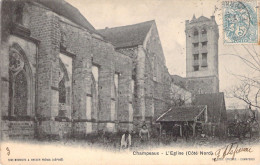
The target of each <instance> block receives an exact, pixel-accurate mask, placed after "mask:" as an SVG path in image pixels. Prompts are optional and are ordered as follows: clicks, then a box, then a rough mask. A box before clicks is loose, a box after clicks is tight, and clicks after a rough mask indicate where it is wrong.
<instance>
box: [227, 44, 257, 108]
mask: <svg viewBox="0 0 260 165" xmlns="http://www.w3.org/2000/svg"><path fill="white" fill-rule="evenodd" d="M233 48H234V47H233ZM242 49H243V50H244V52H246V53H245V55H242V54H241V53H240V52H238V51H237V49H234V50H235V52H236V54H225V55H229V56H234V57H237V58H239V59H240V60H241V61H242V62H243V64H245V66H247V67H248V68H249V72H248V73H250V74H248V75H243V74H238V73H230V74H231V75H233V76H235V77H236V78H237V79H238V80H239V81H240V83H239V84H238V85H237V86H233V87H232V88H231V89H229V90H227V91H226V96H227V97H229V98H237V99H239V100H242V101H243V102H245V103H246V104H247V105H248V106H249V107H251V106H252V107H254V108H255V109H258V108H260V106H259V101H258V100H259V97H260V54H259V52H258V51H256V48H255V46H254V45H247V46H245V45H242Z"/></svg>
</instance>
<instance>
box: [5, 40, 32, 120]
mask: <svg viewBox="0 0 260 165" xmlns="http://www.w3.org/2000/svg"><path fill="white" fill-rule="evenodd" d="M9 75H10V81H9V96H10V97H9V98H10V99H9V115H11V116H27V115H30V112H31V110H32V100H31V99H32V93H31V86H32V80H31V76H32V71H31V68H30V65H29V62H28V61H27V58H26V55H25V53H24V52H23V50H22V49H21V48H20V46H19V45H18V44H14V45H13V46H12V47H11V48H10V50H9Z"/></svg>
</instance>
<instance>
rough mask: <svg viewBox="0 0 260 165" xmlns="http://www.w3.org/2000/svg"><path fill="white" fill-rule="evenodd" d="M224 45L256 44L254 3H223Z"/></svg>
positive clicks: (256, 31) (255, 7) (256, 27)
mask: <svg viewBox="0 0 260 165" xmlns="http://www.w3.org/2000/svg"><path fill="white" fill-rule="evenodd" d="M222 11H223V33H224V36H223V37H224V43H225V44H229V43H230V44H234V43H257V42H258V35H259V34H258V22H257V2H256V1H223V2H222Z"/></svg>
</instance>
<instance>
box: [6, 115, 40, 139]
mask: <svg viewBox="0 0 260 165" xmlns="http://www.w3.org/2000/svg"><path fill="white" fill-rule="evenodd" d="M2 130H3V140H8V139H33V138H34V135H35V134H34V130H35V124H34V122H33V121H8V120H2Z"/></svg>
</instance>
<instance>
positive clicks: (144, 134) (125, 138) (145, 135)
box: [121, 125, 150, 149]
mask: <svg viewBox="0 0 260 165" xmlns="http://www.w3.org/2000/svg"><path fill="white" fill-rule="evenodd" d="M139 138H140V141H141V143H143V144H145V143H147V142H148V141H149V139H150V133H149V131H148V129H147V126H146V125H143V126H142V128H141V129H140V131H139ZM131 145H132V136H131V133H130V132H129V131H128V130H127V131H125V133H124V134H123V135H122V137H121V149H129V148H130V147H131Z"/></svg>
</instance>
